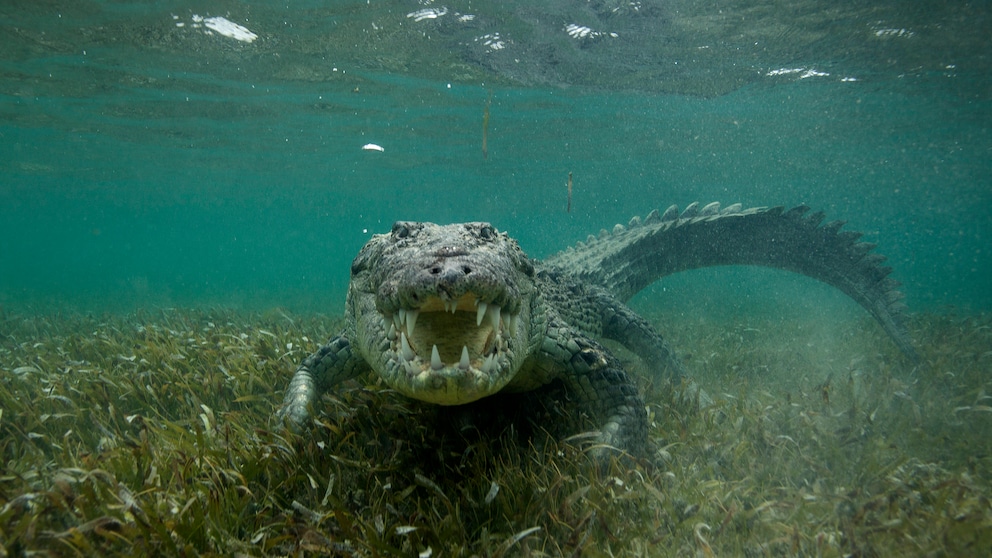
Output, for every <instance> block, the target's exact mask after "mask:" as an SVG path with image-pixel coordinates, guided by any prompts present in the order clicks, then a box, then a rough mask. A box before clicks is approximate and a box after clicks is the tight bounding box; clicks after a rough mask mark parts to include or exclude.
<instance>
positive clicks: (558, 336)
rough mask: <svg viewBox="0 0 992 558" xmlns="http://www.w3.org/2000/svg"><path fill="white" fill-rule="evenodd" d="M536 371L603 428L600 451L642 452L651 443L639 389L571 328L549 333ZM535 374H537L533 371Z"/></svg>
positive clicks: (553, 329)
mask: <svg viewBox="0 0 992 558" xmlns="http://www.w3.org/2000/svg"><path fill="white" fill-rule="evenodd" d="M540 352H541V358H539V359H538V364H537V366H536V367H537V368H538V369H543V370H541V372H543V374H541V375H543V376H544V377H545V378H548V380H549V381H550V380H552V379H555V378H558V379H560V380H562V381H563V382H564V384H565V388H566V390H567V391H568V395H569V397H570V398H572V400H573V401H575V402H576V403H577V406H578V407H579V408H580V409H583V410H584V411H587V412H589V413H590V414H591V415H592V416H593V418H594V420H595V421H596V424H597V425H598V428H599V438H598V442H599V443H600V444H601V446H600V448H598V449H597V450H596V454H597V455H598V456H600V457H603V456H605V455H607V453H608V452H607V449H608V448H615V449H620V450H624V451H634V452H640V451H642V450H643V449H644V448H645V447H646V443H647V431H648V424H647V412H646V410H645V409H644V401H643V400H642V399H641V396H640V393H639V392H638V389H637V386H636V385H635V384H634V382H633V381H631V379H630V377H629V376H628V375H627V372H626V371H624V369H623V367H622V366H621V364H620V361H619V360H617V358H616V357H615V356H613V355H612V354H611V353H610V352H609V351H607V350H606V349H605V348H604V347H603V346H601V345H600V344H599V343H597V342H595V341H594V340H592V339H591V338H589V337H587V336H585V335H583V334H581V333H579V332H577V331H575V330H573V329H571V328H568V327H554V326H552V327H549V328H548V335H547V336H546V337H545V340H544V343H543V344H542V346H541V351H540ZM535 372H537V371H536V370H535Z"/></svg>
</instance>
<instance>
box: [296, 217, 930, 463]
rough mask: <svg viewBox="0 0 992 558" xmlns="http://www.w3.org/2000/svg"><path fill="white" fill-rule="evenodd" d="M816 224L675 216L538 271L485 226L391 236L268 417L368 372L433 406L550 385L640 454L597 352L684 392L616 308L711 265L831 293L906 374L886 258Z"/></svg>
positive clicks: (617, 369) (612, 370)
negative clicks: (629, 356) (764, 270)
mask: <svg viewBox="0 0 992 558" xmlns="http://www.w3.org/2000/svg"><path fill="white" fill-rule="evenodd" d="M823 219H824V214H823V213H822V212H816V213H810V211H809V208H808V207H807V206H804V205H803V206H798V207H795V208H793V209H789V210H786V209H785V208H784V207H771V208H763V207H755V208H750V209H745V208H743V207H742V206H741V204H734V205H731V206H729V207H725V208H721V207H720V204H719V203H711V204H709V205H706V206H700V204H698V203H693V204H691V205H689V206H688V207H686V208H685V209H684V210H682V211H679V209H678V207H677V206H672V207H670V208H668V209H667V210H666V211H664V212H659V211H658V210H655V211H652V212H651V213H650V214H648V215H647V217H646V218H645V219H643V220H641V219H639V218H637V217H635V218H633V219H632V220H631V221H630V222H629V223H628V225H627V226H623V225H616V226H615V227H614V228H613V230H612V231H606V230H603V231H601V232H600V234H599V236H598V237H595V236H589V238H588V239H587V240H586V241H584V242H579V243H578V244H577V245H575V246H572V247H569V248H568V249H566V250H565V251H563V252H559V253H557V254H555V255H553V256H551V257H549V258H547V259H545V260H544V261H539V260H536V259H532V258H529V257H528V256H527V255H526V254H525V253H524V251H523V250H522V249H521V248H520V246H519V245H518V243H517V242H516V240H514V239H513V238H511V237H510V236H508V235H507V234H506V233H505V232H500V231H498V230H497V229H496V228H495V227H493V226H492V225H491V224H489V223H481V222H473V223H460V224H451V225H437V224H433V223H420V222H407V221H399V222H396V223H395V224H394V225H393V227H392V231H391V232H390V233H388V234H378V235H374V236H373V237H372V238H371V239H370V240H369V241H368V243H367V244H365V246H364V247H363V248H362V249H361V251H360V252H359V254H358V256H357V257H356V258H355V259H354V261H353V263H352V266H351V281H350V284H349V288H348V295H347V299H346V320H345V325H344V326H343V329H342V331H341V332H340V333H338V334H337V335H336V336H334V337H333V338H332V339H330V341H328V342H327V343H326V344H324V345H323V346H321V347H320V348H319V349H318V350H317V351H316V352H314V353H313V354H311V355H310V356H308V357H307V358H306V359H304V360H303V361H302V363H301V364H300V365H299V368H298V369H297V370H296V373H295V375H294V376H293V378H292V381H291V382H290V384H289V387H288V388H287V390H286V393H285V399H284V402H283V405H282V406H281V407H280V409H279V411H278V413H277V417H278V418H279V419H280V420H281V421H283V423H284V424H287V425H288V426H290V427H291V428H293V429H295V430H297V431H299V430H301V429H302V428H304V427H305V424H306V422H307V421H308V418H309V417H310V415H311V413H312V412H313V408H314V405H315V403H316V402H317V401H318V400H319V398H320V397H321V395H322V394H323V393H325V392H327V391H328V390H329V389H331V388H332V387H333V386H335V385H337V384H339V383H341V382H343V381H345V380H347V379H350V378H354V377H357V376H359V375H361V374H365V373H368V372H370V371H371V372H374V373H375V374H377V375H378V376H379V377H381V378H382V381H383V382H384V383H385V384H387V385H388V386H389V387H391V388H392V389H394V390H396V391H398V392H400V393H402V394H404V395H406V396H408V397H410V398H413V399H417V400H421V401H426V402H429V403H435V404H438V405H462V404H466V403H470V402H473V401H476V400H478V399H481V398H484V397H487V396H490V395H494V394H497V393H513V392H526V391H530V390H535V389H537V388H540V387H542V386H545V385H547V384H550V383H552V382H555V381H559V382H561V384H562V385H563V386H564V393H565V394H566V397H567V398H568V399H569V401H571V402H572V403H573V404H574V405H577V406H578V407H579V408H580V409H581V410H582V412H583V413H585V414H586V415H587V416H588V417H590V418H591V419H592V420H593V421H594V426H595V430H594V432H595V434H594V439H595V441H596V442H597V443H596V444H595V446H594V448H595V449H594V451H599V452H606V453H609V452H612V451H615V450H618V451H621V452H629V453H638V452H642V451H643V450H644V448H645V447H646V440H647V415H646V410H645V405H644V403H643V401H642V399H641V395H640V393H639V390H638V388H637V386H636V384H635V382H634V381H633V378H632V377H631V376H630V375H629V374H628V372H627V371H625V370H624V367H623V366H622V364H621V362H620V361H619V360H618V358H617V357H616V356H614V355H613V354H612V353H611V352H610V351H609V350H608V349H606V348H605V347H604V346H603V345H601V344H600V342H599V341H597V339H603V338H606V339H612V340H614V341H617V342H619V343H620V344H622V345H623V346H625V347H627V348H628V349H630V350H631V351H632V352H633V353H635V354H636V355H637V356H638V357H640V358H641V359H642V360H643V361H644V362H645V363H646V364H647V365H648V366H649V367H650V368H652V369H654V370H657V371H658V373H659V374H661V375H663V377H665V378H668V379H671V380H685V382H683V383H682V384H681V385H683V386H686V385H694V384H691V380H688V377H687V373H686V369H685V367H684V365H683V364H682V363H681V361H680V360H679V359H678V358H677V356H676V354H675V353H674V352H673V351H672V349H671V348H670V347H669V345H668V343H667V342H666V341H665V339H664V338H663V337H662V335H661V334H660V333H659V332H658V331H657V330H656V329H655V328H654V327H653V326H652V325H651V324H650V323H649V322H648V321H647V320H645V319H644V318H642V317H641V316H639V315H637V314H636V313H635V312H634V311H633V310H632V309H630V308H629V307H628V306H627V305H626V301H627V300H628V299H630V298H631V297H632V296H633V295H634V294H636V293H637V292H638V291H640V290H641V289H643V288H644V287H645V286H647V285H649V284H650V283H652V282H654V281H656V280H658V279H659V278H662V277H665V276H667V275H670V274H673V273H676V272H680V271H684V270H689V269H695V268H702V267H707V266H717V265H759V266H768V267H773V268H780V269H784V270H788V271H792V272H796V273H800V274H803V275H806V276H809V277H812V278H814V279H818V280H820V281H822V282H825V283H827V284H829V285H832V286H833V287H835V288H837V289H839V290H840V291H842V292H844V293H845V294H847V295H848V296H849V297H850V298H852V299H854V300H855V301H857V303H858V304H860V305H861V306H862V307H864V309H866V310H867V311H868V312H869V313H870V314H871V315H872V316H873V317H874V318H875V320H876V321H877V322H878V323H879V324H880V325H881V327H882V328H883V329H884V330H885V331H886V332H887V333H888V335H889V336H890V337H891V338H892V340H893V341H894V342H895V344H896V345H897V346H898V348H899V349H900V350H901V351H902V352H903V353H904V354H905V355H906V356H907V357H908V358H910V359H916V358H917V357H916V352H915V349H914V347H913V345H912V342H911V339H910V335H909V333H908V330H907V327H906V311H905V305H904V304H903V303H902V298H903V297H902V294H901V293H900V292H899V291H898V290H897V287H898V285H899V283H898V282H896V281H895V280H894V279H892V278H891V277H889V274H890V272H891V268H889V267H886V266H883V265H882V262H884V261H885V257H883V256H880V255H878V254H876V253H874V252H873V249H874V248H875V245H874V244H871V243H867V242H861V241H860V240H859V239H860V237H861V236H862V235H861V234H860V233H856V232H850V231H842V230H841V228H842V226H843V225H844V222H842V221H833V222H830V223H826V224H822V225H821V223H822V221H823ZM697 393H698V392H697Z"/></svg>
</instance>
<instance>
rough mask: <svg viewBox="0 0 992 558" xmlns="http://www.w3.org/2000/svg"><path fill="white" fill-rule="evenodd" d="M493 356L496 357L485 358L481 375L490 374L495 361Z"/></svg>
mask: <svg viewBox="0 0 992 558" xmlns="http://www.w3.org/2000/svg"><path fill="white" fill-rule="evenodd" d="M495 356H496V355H489V356H487V357H486V360H485V362H483V363H482V373H483V374H488V373H490V372H491V371H492V369H493V364H494V363H495V360H496V359H495V358H494V357H495Z"/></svg>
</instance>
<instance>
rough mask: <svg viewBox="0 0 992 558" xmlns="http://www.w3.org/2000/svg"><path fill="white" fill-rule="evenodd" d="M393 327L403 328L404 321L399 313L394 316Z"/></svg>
mask: <svg viewBox="0 0 992 558" xmlns="http://www.w3.org/2000/svg"><path fill="white" fill-rule="evenodd" d="M393 325H394V326H396V329H402V328H403V320H401V319H400V315H399V313H396V314H393Z"/></svg>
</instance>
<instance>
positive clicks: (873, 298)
mask: <svg viewBox="0 0 992 558" xmlns="http://www.w3.org/2000/svg"><path fill="white" fill-rule="evenodd" d="M823 217H824V214H823V212H815V213H809V207H807V206H805V205H801V206H798V207H795V208H793V209H790V210H788V211H786V210H785V209H784V208H782V207H773V208H751V209H742V208H741V205H740V204H735V205H732V206H729V207H726V208H724V209H722V210H721V209H720V204H718V203H711V204H709V205H707V206H705V207H700V206H699V204H697V203H694V204H692V205H690V206H688V207H687V208H686V209H685V210H684V211H682V212H681V213H680V212H679V210H678V208H677V207H676V206H672V207H670V208H668V210H667V211H665V212H664V213H663V214H662V213H659V212H658V211H657V210H655V211H652V212H651V213H650V214H649V215H648V216H647V218H646V219H644V221H641V220H640V219H638V218H637V217H635V218H634V219H632V220H631V221H630V223H629V224H628V225H627V226H626V227H624V226H622V225H617V226H615V227H614V228H613V231H611V232H608V231H605V230H603V231H601V232H600V235H599V237H598V238H597V237H593V236H590V237H589V239H588V240H587V241H586V242H580V243H579V244H578V245H577V246H575V247H571V248H569V249H568V250H566V251H564V252H560V253H558V254H556V255H554V256H552V257H551V258H550V259H549V260H548V262H547V263H549V264H550V265H552V266H555V267H558V268H560V269H562V270H564V271H566V272H567V273H570V274H572V275H573V276H576V277H578V278H581V279H583V280H585V281H588V282H590V283H594V284H597V285H600V286H602V287H603V288H605V289H607V290H608V291H610V292H612V293H613V294H614V295H615V296H617V297H618V298H619V299H621V300H623V301H626V300H628V299H630V297H632V296H634V295H635V294H637V292H639V291H640V290H641V289H643V288H644V287H646V286H647V285H649V284H651V283H653V282H654V281H657V280H658V279H660V278H662V277H665V276H666V275H671V274H673V273H678V272H680V271H685V270H689V269H696V268H701V267H710V266H717V265H762V266H767V267H774V268H779V269H785V270H788V271H793V272H795V273H801V274H803V275H806V276H808V277H812V278H814V279H818V280H820V281H822V282H824V283H827V284H828V285H832V286H834V287H836V288H838V289H840V290H841V291H842V292H844V293H845V294H847V295H848V296H849V297H851V298H853V299H854V300H855V301H857V302H858V304H860V305H861V306H862V307H864V308H865V309H866V310H868V312H869V313H871V315H872V316H874V317H875V319H876V320H877V321H878V322H879V323H880V324H881V325H882V327H883V328H884V329H885V331H886V332H888V334H889V336H891V337H892V339H893V340H894V341H895V343H896V344H897V345H898V346H899V348H900V349H901V350H902V352H903V353H905V354H906V355H907V356H909V357H910V358H912V359H914V360H915V359H916V358H917V355H916V350H915V349H914V348H913V345H912V343H911V340H910V336H909V332H908V330H907V328H906V310H905V308H906V307H905V305H904V304H903V302H902V298H903V295H902V293H900V292H899V291H898V290H897V288H898V286H899V283H898V282H897V281H896V280H894V279H892V278H891V277H889V274H890V272H891V271H892V269H891V268H890V267H887V266H883V265H882V263H883V262H884V261H885V257H884V256H881V255H879V254H875V253H872V250H873V249H874V248H875V245H874V244H871V243H867V242H859V239H860V238H861V233H857V232H850V231H841V230H840V229H841V227H842V226H843V225H844V222H843V221H832V222H829V223H826V224H824V225H821V222H822V221H823Z"/></svg>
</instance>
